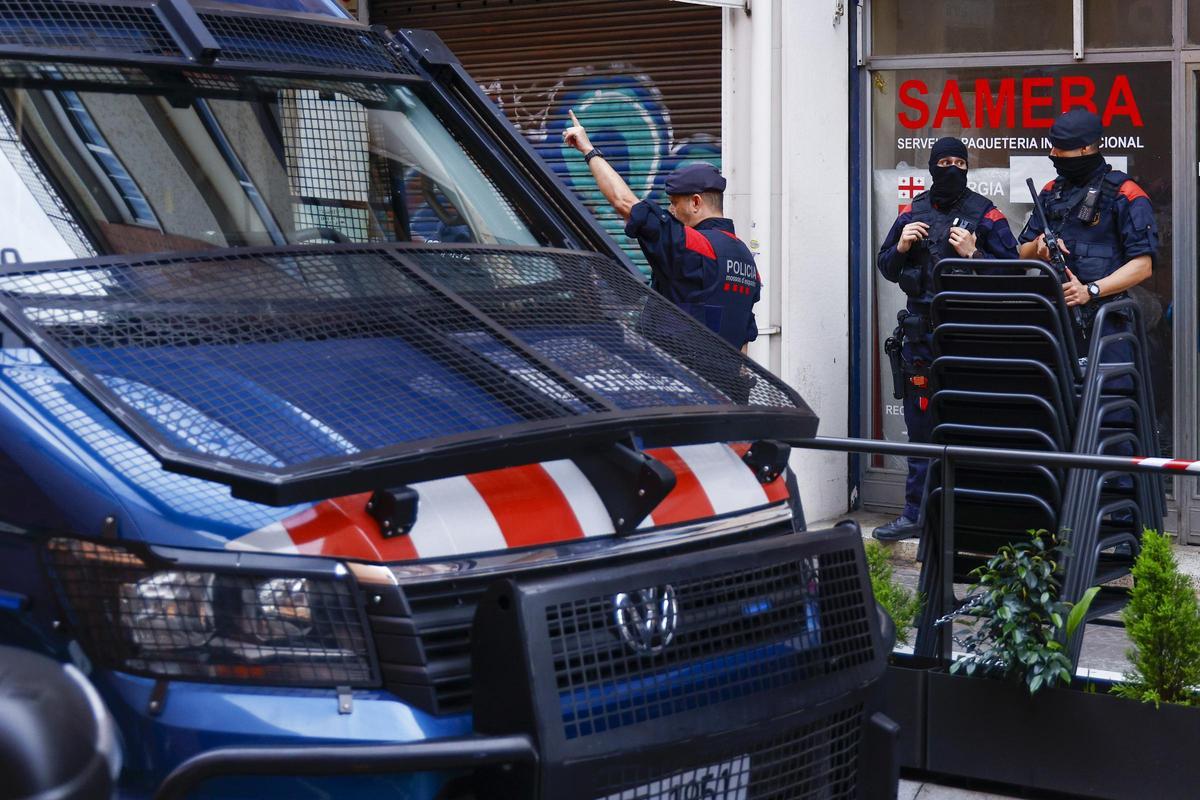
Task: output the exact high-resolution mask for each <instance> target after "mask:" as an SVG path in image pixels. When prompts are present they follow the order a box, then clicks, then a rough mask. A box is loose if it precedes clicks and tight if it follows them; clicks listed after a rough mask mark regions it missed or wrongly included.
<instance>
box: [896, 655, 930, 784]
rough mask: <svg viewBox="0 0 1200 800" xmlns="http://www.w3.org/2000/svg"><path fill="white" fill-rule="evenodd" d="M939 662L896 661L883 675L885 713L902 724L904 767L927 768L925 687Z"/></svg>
mask: <svg viewBox="0 0 1200 800" xmlns="http://www.w3.org/2000/svg"><path fill="white" fill-rule="evenodd" d="M937 668H938V667H937V666H936V662H932V661H930V662H922V661H920V660H918V659H913V658H907V659H904V660H903V661H900V660H898V659H897V660H896V661H894V662H893V663H892V664H890V665H889V666H888V668H887V672H886V673H884V676H883V682H882V683H883V692H884V697H883V706H882V708H883V712H884V713H885V714H887V715H888V717H890V718H891V719H892V721H894V722H895V723H896V724H897V725H899V726H900V743H899V749H898V758H899V761H900V767H901V768H902V769H917V770H923V769H925V714H926V696H925V687H926V683H927V676H928V674H929V672H930V671H931V670H933V669H937Z"/></svg>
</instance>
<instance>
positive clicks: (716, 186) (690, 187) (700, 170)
mask: <svg viewBox="0 0 1200 800" xmlns="http://www.w3.org/2000/svg"><path fill="white" fill-rule="evenodd" d="M723 191H725V179H724V178H722V177H721V173H720V171H719V170H717V168H716V167H714V166H713V165H712V164H688V165H687V166H686V167H679V168H678V169H674V170H672V171H671V174H670V175H668V176H667V194H704V193H705V192H723Z"/></svg>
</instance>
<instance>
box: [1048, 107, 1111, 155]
mask: <svg viewBox="0 0 1200 800" xmlns="http://www.w3.org/2000/svg"><path fill="white" fill-rule="evenodd" d="M1102 133H1104V128H1103V126H1101V124H1100V117H1099V115H1098V114H1094V113H1092V112H1091V111H1088V110H1086V109H1083V108H1072V109H1071V110H1070V111H1068V112H1067V113H1065V114H1063V115H1062V116H1061V117H1059V118H1058V119H1056V120H1054V125H1053V126H1051V128H1050V144H1052V145H1054V146H1055V147H1057V148H1058V149H1059V150H1078V149H1079V148H1081V147H1087V146H1088V145H1089V144H1094V143H1096V142H1098V141H1100V135H1101V134H1102Z"/></svg>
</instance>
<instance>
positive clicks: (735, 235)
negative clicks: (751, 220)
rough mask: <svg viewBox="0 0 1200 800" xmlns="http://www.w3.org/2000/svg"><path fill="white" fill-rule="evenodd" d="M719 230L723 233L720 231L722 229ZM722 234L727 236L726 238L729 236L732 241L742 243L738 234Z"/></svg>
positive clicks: (725, 232) (724, 232) (726, 232)
mask: <svg viewBox="0 0 1200 800" xmlns="http://www.w3.org/2000/svg"><path fill="white" fill-rule="evenodd" d="M717 230H719V231H721V229H720V228H717ZM721 233H723V234H725V235H726V236H728V237H729V238H730V239H733V240H734V241H735V242H740V241H741V239H739V238H738V237H737V234H734V233H730V232H729V231H721Z"/></svg>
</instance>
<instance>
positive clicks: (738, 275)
mask: <svg viewBox="0 0 1200 800" xmlns="http://www.w3.org/2000/svg"><path fill="white" fill-rule="evenodd" d="M571 122H572V123H573V124H572V126H571V127H570V128H567V129H566V130H565V131H564V132H563V139H564V140H565V141H566V142H567V144H569V145H571V146H572V147H574V148H575V149H576V150H578V151H579V152H581V153H583V154H584V158H585V159H587V163H588V167H589V168H590V169H591V171H592V177H594V178H595V179H596V184H597V186H598V187H599V189H600V191H601V193H602V194H603V195H604V197H605V199H606V200H608V202H609V204H610V205H612V207H613V209H614V210H615V211H616V212H617V214H618V215H620V217H621V219H623V220H625V235H626V236H629V237H630V238H634V239H637V240H638V244H639V245H640V246H641V248H642V252H643V253H644V254H645V255H646V261H647V262H649V264H650V270H651V286H653V287H654V289H655V290H656V291H658V292H659V293H660V294H662V295H664V296H665V297H666V298H667V299H668V300H671V301H672V302H673V303H675V304H676V305H677V306H679V307H680V308H681V309H683V310H684V311H686V312H687V313H688V314H691V315H692V316H693V317H695V318H696V319H698V320H699V321H700V322H702V323H704V324H705V325H707V326H708V327H709V328H710V329H711V330H713V331H715V332H716V333H718V334H720V336H721V338H723V339H725V341H727V342H729V343H730V344H731V345H733V346H734V347H736V348H738V349H740V350H744V349H745V346H746V343H747V342H752V341H754V340H755V339H756V338H757V337H758V327H757V325H756V324H755V321H754V311H753V309H754V304H755V303H757V302H758V298H759V294H760V293H761V290H762V283H761V282H760V280H759V277H758V269H757V268H756V267H755V264H754V256H753V255H752V254H751V253H750V249H749V248H748V247H746V245H745V244H743V243H742V241H741V240H740V239H738V238H737V236H736V235H735V233H734V230H733V222H732V221H731V220H729V219H726V218H725V217H724V216H722V214H723V212H722V200H723V192H724V191H725V179H724V178H723V177H721V173H720V172H718V171H717V169H716V168H715V167H712V166H710V165H708V164H691V165H689V166H686V167H680V168H679V169H676V170H675V171H673V172H672V173H671V174H670V175H668V176H667V186H666V189H667V196H668V197H669V198H670V201H671V203H670V209H669V213H668V212H667V211H664V210H663V209H662V208H661V207H659V206H658V205H657V204H655V203H653V202H651V201H650V200H642V201H639V200H638V199H637V197H636V196H635V195H634V194H633V192H632V191H631V190H630V188H629V185H628V184H626V183H625V181H624V180H623V179H622V178H621V176H620V175H619V174H617V171H616V170H615V169H613V168H612V166H611V165H610V164H609V163H608V162H607V161H605V159H604V153H602V152H601V151H600V149H599V148H596V147H593V146H592V143H591V142H590V141H589V140H588V135H587V131H586V130H584V128H583V126H582V125H580V124H579V120H578V119H576V117H575V112H574V111H572V112H571Z"/></svg>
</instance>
